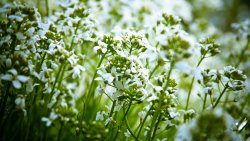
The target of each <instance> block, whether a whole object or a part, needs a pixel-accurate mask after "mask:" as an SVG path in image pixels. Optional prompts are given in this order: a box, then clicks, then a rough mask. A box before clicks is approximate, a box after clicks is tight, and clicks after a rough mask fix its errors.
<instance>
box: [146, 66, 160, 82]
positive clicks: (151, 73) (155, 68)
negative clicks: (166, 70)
mask: <svg viewBox="0 0 250 141" xmlns="http://www.w3.org/2000/svg"><path fill="white" fill-rule="evenodd" d="M159 66H160V65H159V63H157V65H156V66H155V67H154V69H153V70H152V71H151V72H150V74H149V78H148V79H150V78H151V77H152V76H153V74H154V73H155V71H156V70H157V68H158V67H159Z"/></svg>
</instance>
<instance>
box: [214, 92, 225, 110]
mask: <svg viewBox="0 0 250 141" xmlns="http://www.w3.org/2000/svg"><path fill="white" fill-rule="evenodd" d="M227 88H228V87H224V89H223V91H222V92H221V93H220V96H219V97H218V99H217V100H216V102H215V104H214V105H213V109H214V108H216V106H217V105H218V104H219V102H220V99H221V97H222V96H223V94H224V93H225V92H226V90H227Z"/></svg>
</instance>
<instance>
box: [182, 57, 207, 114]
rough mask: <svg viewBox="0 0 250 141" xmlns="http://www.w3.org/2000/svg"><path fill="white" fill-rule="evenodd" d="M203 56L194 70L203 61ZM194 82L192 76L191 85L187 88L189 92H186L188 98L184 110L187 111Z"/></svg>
mask: <svg viewBox="0 0 250 141" xmlns="http://www.w3.org/2000/svg"><path fill="white" fill-rule="evenodd" d="M205 56H206V53H205V54H204V55H203V56H202V57H201V59H200V60H199V62H198V63H197V65H196V68H198V67H199V66H200V64H201V62H202V61H203V59H204V58H205ZM194 80H195V77H194V76H193V78H192V81H191V84H190V86H189V90H188V97H187V102H186V107H185V110H187V109H188V106H189V100H190V96H191V93H192V89H193V85H194Z"/></svg>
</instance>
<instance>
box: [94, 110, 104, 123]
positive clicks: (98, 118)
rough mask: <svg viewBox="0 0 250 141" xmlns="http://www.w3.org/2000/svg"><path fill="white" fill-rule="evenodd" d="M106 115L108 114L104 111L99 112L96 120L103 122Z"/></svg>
mask: <svg viewBox="0 0 250 141" xmlns="http://www.w3.org/2000/svg"><path fill="white" fill-rule="evenodd" d="M104 115H107V113H106V112H104V111H101V112H100V111H99V112H97V114H96V118H95V120H97V121H98V120H100V121H103V120H104Z"/></svg>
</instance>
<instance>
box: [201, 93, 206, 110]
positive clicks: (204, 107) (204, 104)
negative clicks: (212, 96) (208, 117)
mask: <svg viewBox="0 0 250 141" xmlns="http://www.w3.org/2000/svg"><path fill="white" fill-rule="evenodd" d="M206 102H207V93H205V97H204V100H203V106H202V110H203V111H204V110H205V109H206Z"/></svg>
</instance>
